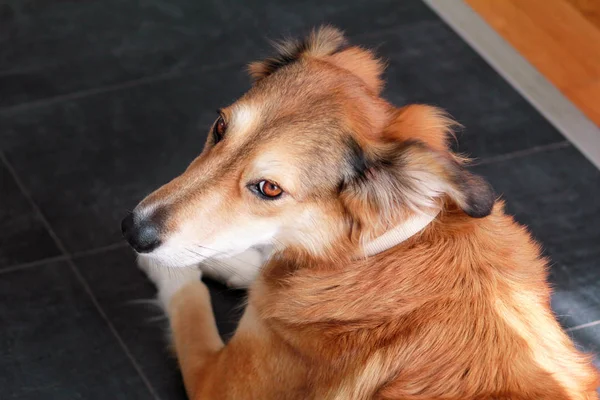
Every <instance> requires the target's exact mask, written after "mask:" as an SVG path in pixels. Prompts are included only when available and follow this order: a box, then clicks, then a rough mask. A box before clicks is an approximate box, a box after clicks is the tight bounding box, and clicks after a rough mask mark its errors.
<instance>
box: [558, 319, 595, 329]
mask: <svg viewBox="0 0 600 400" xmlns="http://www.w3.org/2000/svg"><path fill="white" fill-rule="evenodd" d="M596 325H600V320H597V321H592V322H588V323H586V324H581V325H577V326H572V327H570V328H567V329H565V331H566V332H575V331H578V330H580V329H585V328H589V327H590V326H596Z"/></svg>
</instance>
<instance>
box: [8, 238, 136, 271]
mask: <svg viewBox="0 0 600 400" xmlns="http://www.w3.org/2000/svg"><path fill="white" fill-rule="evenodd" d="M127 247H128V246H127V243H124V242H123V243H114V244H109V245H107V246H101V247H95V248H93V249H89V250H83V251H78V252H75V253H71V254H70V255H68V256H66V255H60V256H53V257H46V258H42V259H40V260H35V261H29V262H25V263H21V264H13V265H9V266H6V267H0V275H1V274H4V273H7V272H14V271H19V270H21V269H28V268H33V267H37V266H40V265H43V264H46V263H50V262H55V261H66V260H67V259H68V258H71V259H73V260H76V259H78V258H82V257H88V256H93V255H95V254H102V253H108V252H109V251H113V250H117V249H124V248H127Z"/></svg>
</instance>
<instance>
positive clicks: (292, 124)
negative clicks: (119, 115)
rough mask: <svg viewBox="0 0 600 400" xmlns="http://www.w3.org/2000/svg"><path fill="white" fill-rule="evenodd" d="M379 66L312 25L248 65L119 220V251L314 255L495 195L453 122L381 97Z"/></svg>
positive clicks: (185, 259) (476, 210) (178, 258)
mask: <svg viewBox="0 0 600 400" xmlns="http://www.w3.org/2000/svg"><path fill="white" fill-rule="evenodd" d="M383 68H384V67H383V64H382V63H381V62H380V61H379V60H378V59H376V58H375V57H374V56H373V54H372V53H371V52H370V51H367V50H364V49H361V48H359V47H350V46H348V45H347V43H346V41H345V39H344V37H343V35H342V33H341V32H339V31H338V30H336V29H333V28H331V27H323V28H321V29H319V30H317V31H315V32H313V33H312V34H311V35H309V36H308V37H307V38H306V39H304V40H303V41H298V42H296V41H290V42H285V43H281V44H279V45H277V54H276V55H275V56H274V57H273V58H268V59H266V60H264V61H259V62H255V63H252V64H250V66H249V70H250V75H251V76H252V78H253V80H254V84H253V87H252V88H251V90H250V91H249V92H248V93H246V94H245V95H244V96H242V97H241V98H240V99H239V100H237V101H236V102H235V103H233V104H232V105H230V106H227V107H224V108H222V109H221V110H220V111H219V115H218V117H217V120H216V121H215V123H214V125H213V126H212V128H211V130H210V134H209V137H208V140H207V142H206V145H205V148H204V150H203V152H202V153H201V154H200V155H199V156H198V158H196V159H195V160H194V161H193V162H192V163H191V165H190V166H189V167H188V168H187V170H186V171H185V172H184V173H183V174H182V175H180V176H179V177H177V178H175V179H174V180H172V181H171V182H169V183H167V184H166V185H164V186H163V187H161V188H159V189H158V190H156V191H155V192H154V193H152V194H150V195H149V196H148V197H147V198H145V199H144V200H143V201H142V202H141V203H140V204H139V205H138V206H137V207H136V208H135V210H134V212H133V213H132V214H131V215H129V216H128V217H127V218H126V219H125V220H124V221H123V231H124V234H125V236H126V237H127V239H128V241H129V242H130V243H131V245H132V246H133V247H134V248H135V249H136V250H137V251H138V252H139V253H145V254H147V255H148V256H149V257H151V258H153V259H155V260H156V261H158V262H160V263H162V264H165V265H170V266H185V265H190V264H193V263H197V262H199V261H202V260H203V259H205V258H207V257H227V256H232V255H235V254H236V253H240V252H242V251H244V250H246V249H248V248H249V247H251V246H255V245H259V244H273V245H274V246H275V247H276V248H277V247H278V248H289V247H293V248H296V249H300V250H302V251H305V252H307V253H308V254H312V255H314V256H315V257H324V256H325V257H326V256H327V254H333V253H335V251H336V249H340V248H342V247H344V248H345V249H346V250H348V247H352V246H359V245H360V244H361V243H362V242H364V240H369V239H371V238H374V237H376V236H377V235H380V234H381V233H383V232H384V231H385V230H386V229H388V228H390V227H391V226H393V225H395V224H398V223H400V222H401V221H402V219H403V218H407V217H408V216H409V215H410V214H411V213H415V212H422V211H426V212H428V211H432V210H438V209H440V208H442V207H444V206H446V205H447V204H451V203H452V204H455V205H457V206H458V207H459V208H461V209H462V210H463V211H464V212H465V213H466V214H468V215H470V216H472V217H483V216H486V215H488V214H489V213H490V211H491V208H492V205H493V202H494V196H493V193H492V191H491V189H490V187H489V186H488V185H487V183H486V182H485V181H483V180H482V179H481V178H479V177H477V176H474V175H472V174H470V173H469V172H467V171H466V170H465V169H464V168H463V166H462V161H461V159H460V158H458V157H456V156H455V155H453V154H452V153H451V152H450V151H449V150H448V146H447V143H446V140H447V137H448V134H449V133H450V130H451V127H452V125H453V122H452V121H451V120H450V119H448V118H447V117H446V116H445V115H444V113H442V112H441V111H439V110H437V109H435V108H433V107H428V106H423V105H412V106H407V107H403V108H394V107H393V106H391V105H390V104H389V103H387V102H386V101H385V100H383V99H382V98H381V97H380V92H381V89H382V85H383V83H382V80H381V74H382V72H383Z"/></svg>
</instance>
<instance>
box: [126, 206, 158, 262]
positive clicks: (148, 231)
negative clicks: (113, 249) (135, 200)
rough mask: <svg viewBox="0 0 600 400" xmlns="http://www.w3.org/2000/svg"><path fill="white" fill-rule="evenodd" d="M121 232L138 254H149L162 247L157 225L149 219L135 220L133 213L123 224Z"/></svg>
mask: <svg viewBox="0 0 600 400" xmlns="http://www.w3.org/2000/svg"><path fill="white" fill-rule="evenodd" d="M121 232H123V237H124V238H125V239H127V241H128V242H129V244H130V245H131V247H133V249H134V250H135V251H137V252H138V253H149V252H151V251H152V250H154V249H155V248H157V247H158V246H159V245H160V237H159V232H158V227H157V226H156V224H155V223H153V222H152V221H151V220H149V219H140V218H135V217H134V215H133V213H129V215H128V216H126V217H125V218H124V219H123V221H122V222H121Z"/></svg>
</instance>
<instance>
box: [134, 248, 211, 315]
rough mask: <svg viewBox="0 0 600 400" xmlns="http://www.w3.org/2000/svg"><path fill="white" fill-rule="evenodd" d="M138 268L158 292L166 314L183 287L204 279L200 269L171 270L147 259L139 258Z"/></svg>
mask: <svg viewBox="0 0 600 400" xmlns="http://www.w3.org/2000/svg"><path fill="white" fill-rule="evenodd" d="M138 266H139V267H140V269H142V271H144V272H145V273H146V275H147V276H148V278H149V279H150V280H151V281H152V282H153V283H154V285H155V286H156V289H157V290H158V294H157V299H158V301H159V303H160V305H161V307H162V309H163V310H164V311H165V312H166V311H167V310H168V306H169V303H170V302H171V298H172V297H173V295H175V293H177V292H178V291H179V289H181V288H182V287H184V286H185V285H186V284H188V283H190V282H197V281H199V280H200V278H201V277H202V272H201V271H200V269H199V268H198V267H182V268H169V267H165V266H161V265H156V264H154V263H152V262H151V261H148V260H146V259H145V258H141V257H140V258H138Z"/></svg>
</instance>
